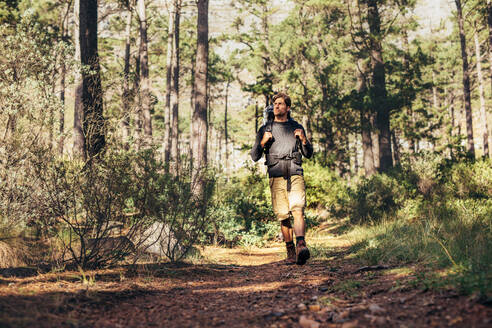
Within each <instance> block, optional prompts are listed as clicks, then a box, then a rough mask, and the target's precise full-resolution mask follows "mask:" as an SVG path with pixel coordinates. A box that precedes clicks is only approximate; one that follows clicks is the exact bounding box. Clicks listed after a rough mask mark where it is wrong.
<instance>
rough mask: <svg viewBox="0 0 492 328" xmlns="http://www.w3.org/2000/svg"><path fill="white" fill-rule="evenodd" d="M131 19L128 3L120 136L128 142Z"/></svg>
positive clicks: (131, 11) (131, 10)
mask: <svg viewBox="0 0 492 328" xmlns="http://www.w3.org/2000/svg"><path fill="white" fill-rule="evenodd" d="M132 19H133V8H132V7H131V5H130V4H128V14H127V16H126V27H125V64H124V68H123V113H122V116H123V118H122V121H121V127H122V136H123V142H124V143H125V144H127V143H128V140H129V138H130V117H131V108H130V103H131V101H130V100H131V94H130V45H131V27H132Z"/></svg>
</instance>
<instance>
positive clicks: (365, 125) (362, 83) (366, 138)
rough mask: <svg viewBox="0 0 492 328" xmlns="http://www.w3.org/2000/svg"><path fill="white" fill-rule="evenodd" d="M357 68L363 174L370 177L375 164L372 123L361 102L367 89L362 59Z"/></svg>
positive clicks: (367, 110) (367, 111)
mask: <svg viewBox="0 0 492 328" xmlns="http://www.w3.org/2000/svg"><path fill="white" fill-rule="evenodd" d="M357 66H358V69H357V93H358V94H359V95H361V96H360V97H359V99H360V101H361V104H360V105H361V108H360V133H361V139H362V154H363V156H362V158H363V164H364V175H365V176H366V177H370V176H371V175H373V174H374V173H376V166H375V165H374V154H373V145H372V137H371V131H372V124H371V112H370V110H369V109H368V108H367V107H366V106H365V104H364V103H363V101H362V99H363V95H364V94H365V93H366V91H367V85H366V80H365V74H366V67H365V65H364V63H363V60H362V59H359V60H358V65H357Z"/></svg>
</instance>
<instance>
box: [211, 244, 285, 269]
mask: <svg viewBox="0 0 492 328" xmlns="http://www.w3.org/2000/svg"><path fill="white" fill-rule="evenodd" d="M284 253H285V246H283V245H282V246H281V245H280V244H275V246H274V247H268V248H256V247H254V248H253V247H249V248H234V249H231V248H224V247H215V246H206V247H204V249H203V250H202V256H203V257H205V258H207V259H208V260H210V261H212V262H217V263H221V264H229V265H244V266H250V265H262V264H268V263H272V262H278V261H281V260H283V259H284V256H285V255H284Z"/></svg>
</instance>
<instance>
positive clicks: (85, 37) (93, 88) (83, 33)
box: [80, 0, 106, 157]
mask: <svg viewBox="0 0 492 328" xmlns="http://www.w3.org/2000/svg"><path fill="white" fill-rule="evenodd" d="M84 2H85V8H84V10H85V15H82V14H81V20H82V17H85V19H86V24H85V26H84V27H85V28H84V29H82V24H81V30H80V44H81V47H80V55H81V62H82V65H84V66H87V67H89V68H90V72H87V71H86V70H84V71H83V72H82V79H83V85H84V87H83V93H82V99H83V103H84V112H85V117H84V135H85V138H86V148H87V155H88V156H89V157H93V156H95V155H97V154H98V153H99V152H100V151H101V150H102V149H103V147H104V146H105V144H106V140H105V121H104V117H103V92H102V85H101V75H100V71H101V69H100V66H99V54H98V49H97V16H98V15H97V0H86V1H84ZM82 3H83V2H82V1H81V7H80V9H81V12H82V8H83V7H84V5H82Z"/></svg>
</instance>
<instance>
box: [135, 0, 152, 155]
mask: <svg viewBox="0 0 492 328" xmlns="http://www.w3.org/2000/svg"><path fill="white" fill-rule="evenodd" d="M137 12H138V18H139V22H140V46H139V57H140V92H139V95H140V97H141V101H140V106H142V109H141V110H142V119H143V134H144V144H145V145H146V146H149V145H150V144H151V142H152V116H151V113H150V106H151V101H150V79H149V53H148V40H147V14H146V8H145V0H137Z"/></svg>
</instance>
